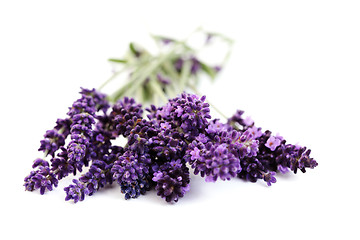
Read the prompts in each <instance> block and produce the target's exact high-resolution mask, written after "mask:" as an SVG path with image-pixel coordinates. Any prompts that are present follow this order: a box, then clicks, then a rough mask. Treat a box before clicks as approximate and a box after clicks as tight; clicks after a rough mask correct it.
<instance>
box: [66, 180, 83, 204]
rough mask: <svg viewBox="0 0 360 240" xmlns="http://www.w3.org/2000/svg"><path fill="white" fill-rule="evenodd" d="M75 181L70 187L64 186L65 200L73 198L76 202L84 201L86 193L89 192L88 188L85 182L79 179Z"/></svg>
mask: <svg viewBox="0 0 360 240" xmlns="http://www.w3.org/2000/svg"><path fill="white" fill-rule="evenodd" d="M73 183H74V184H70V185H69V186H68V187H65V188H64V191H65V193H66V197H65V201H69V200H73V201H74V203H77V202H78V201H83V200H84V199H85V195H87V194H88V193H89V192H88V189H87V188H86V186H85V184H84V183H82V182H80V181H79V180H77V179H73Z"/></svg>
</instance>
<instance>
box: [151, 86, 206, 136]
mask: <svg viewBox="0 0 360 240" xmlns="http://www.w3.org/2000/svg"><path fill="white" fill-rule="evenodd" d="M205 99H206V97H205V96H203V97H201V98H200V97H198V96H197V95H194V94H187V93H183V94H181V95H180V96H179V97H176V98H174V99H170V100H169V102H168V103H167V104H166V105H165V106H163V107H162V108H160V109H159V110H157V116H156V118H157V119H158V120H159V119H163V120H164V121H165V122H169V123H173V124H175V126H176V127H178V128H180V129H181V131H182V132H183V133H184V134H185V135H184V137H185V138H186V140H188V141H192V139H193V138H195V137H196V136H197V135H199V134H200V133H202V132H204V130H205V128H206V127H207V125H208V120H207V119H209V118H211V116H210V114H209V112H210V109H209V104H208V103H206V102H205Z"/></svg>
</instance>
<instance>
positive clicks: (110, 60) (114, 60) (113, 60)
mask: <svg viewBox="0 0 360 240" xmlns="http://www.w3.org/2000/svg"><path fill="white" fill-rule="evenodd" d="M108 61H109V62H115V63H127V61H126V60H124V59H116V58H109V59H108Z"/></svg>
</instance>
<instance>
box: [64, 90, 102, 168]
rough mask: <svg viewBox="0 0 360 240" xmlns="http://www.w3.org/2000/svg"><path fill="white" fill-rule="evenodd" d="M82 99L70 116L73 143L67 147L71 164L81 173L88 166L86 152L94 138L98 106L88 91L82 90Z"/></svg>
mask: <svg viewBox="0 0 360 240" xmlns="http://www.w3.org/2000/svg"><path fill="white" fill-rule="evenodd" d="M81 93H82V97H81V98H80V99H78V100H76V101H75V102H74V103H73V105H72V107H71V108H70V111H69V112H68V115H69V117H70V119H71V120H72V124H71V130H70V133H71V142H70V143H69V145H68V147H67V152H68V158H69V162H70V163H71V164H72V165H73V166H74V167H75V168H76V169H77V170H79V171H80V172H81V171H82V167H83V166H84V165H85V166H87V165H88V159H86V158H85V156H86V150H87V148H88V146H89V145H90V141H91V138H92V126H93V124H94V123H95V112H96V104H95V101H94V98H93V97H92V96H91V95H89V92H88V90H85V89H83V90H82V92H81Z"/></svg>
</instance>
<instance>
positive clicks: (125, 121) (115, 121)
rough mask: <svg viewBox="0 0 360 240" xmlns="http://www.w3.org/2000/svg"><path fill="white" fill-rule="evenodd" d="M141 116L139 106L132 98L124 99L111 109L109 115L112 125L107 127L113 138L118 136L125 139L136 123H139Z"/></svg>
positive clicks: (140, 107) (141, 111) (141, 112)
mask: <svg viewBox="0 0 360 240" xmlns="http://www.w3.org/2000/svg"><path fill="white" fill-rule="evenodd" d="M142 114H143V110H142V106H141V104H137V103H136V102H135V100H134V99H133V98H128V97H125V98H124V99H122V100H119V101H117V102H116V104H115V105H114V106H113V108H112V112H111V113H110V118H111V122H112V125H110V126H109V130H110V131H112V132H113V134H114V137H117V136H119V135H123V136H125V137H127V136H129V134H130V131H131V130H132V129H133V128H134V127H135V125H136V124H137V121H138V120H139V121H141V119H142Z"/></svg>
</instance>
